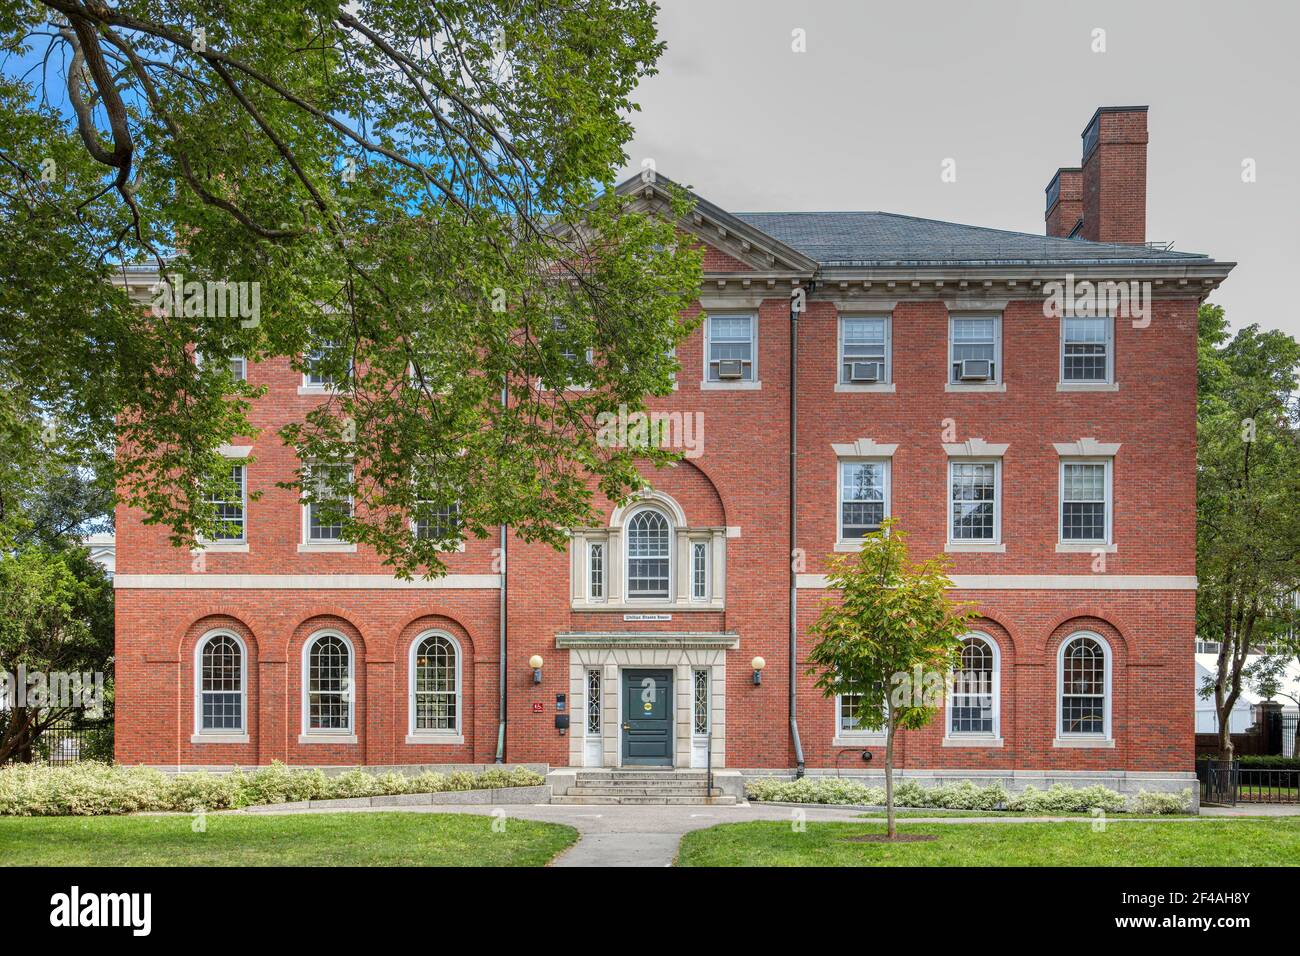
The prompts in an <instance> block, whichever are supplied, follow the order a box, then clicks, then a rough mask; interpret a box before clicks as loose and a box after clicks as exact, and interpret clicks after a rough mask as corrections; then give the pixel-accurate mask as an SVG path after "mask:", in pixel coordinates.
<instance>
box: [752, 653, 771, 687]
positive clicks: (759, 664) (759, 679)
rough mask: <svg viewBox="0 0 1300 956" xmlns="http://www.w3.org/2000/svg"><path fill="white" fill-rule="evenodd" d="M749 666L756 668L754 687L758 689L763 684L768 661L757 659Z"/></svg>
mask: <svg viewBox="0 0 1300 956" xmlns="http://www.w3.org/2000/svg"><path fill="white" fill-rule="evenodd" d="M749 666H750V667H752V668H754V686H755V687H757V686H758V685H759V684H761V683H763V668H764V667H766V666H767V661H765V660H763V658H761V657H755V658H754V659H753V660H752V661H750V662H749Z"/></svg>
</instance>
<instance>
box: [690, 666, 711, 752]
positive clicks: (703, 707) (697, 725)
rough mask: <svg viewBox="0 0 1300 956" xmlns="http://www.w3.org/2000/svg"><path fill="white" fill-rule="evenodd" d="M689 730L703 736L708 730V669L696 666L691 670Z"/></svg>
mask: <svg viewBox="0 0 1300 956" xmlns="http://www.w3.org/2000/svg"><path fill="white" fill-rule="evenodd" d="M691 682H692V695H691V732H692V733H694V734H695V735H696V736H700V737H702V736H704V735H706V734H708V732H709V670H708V668H707V667H701V668H696V669H695V670H694V671H692V672H691Z"/></svg>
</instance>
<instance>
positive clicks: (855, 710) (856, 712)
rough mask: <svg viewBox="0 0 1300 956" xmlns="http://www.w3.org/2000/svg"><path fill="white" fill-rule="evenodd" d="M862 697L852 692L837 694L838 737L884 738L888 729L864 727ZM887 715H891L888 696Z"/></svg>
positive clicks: (836, 717)
mask: <svg viewBox="0 0 1300 956" xmlns="http://www.w3.org/2000/svg"><path fill="white" fill-rule="evenodd" d="M862 697H863V695H862V694H861V693H853V692H851V691H849V692H844V693H840V694H837V695H836V697H835V719H836V723H835V730H836V736H838V737H849V736H855V735H856V736H859V737H861V736H876V735H880V736H883V735H884V734H885V733H886V728H884V727H879V728H871V727H866V726H863V725H862V723H861V720H862ZM885 713H886V714H888V713H889V699H888V695H886V699H885Z"/></svg>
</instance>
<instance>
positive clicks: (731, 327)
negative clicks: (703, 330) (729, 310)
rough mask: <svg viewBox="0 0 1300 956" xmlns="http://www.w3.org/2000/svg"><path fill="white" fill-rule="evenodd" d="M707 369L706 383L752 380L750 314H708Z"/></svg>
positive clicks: (752, 339) (753, 371)
mask: <svg viewBox="0 0 1300 956" xmlns="http://www.w3.org/2000/svg"><path fill="white" fill-rule="evenodd" d="M707 332H708V349H707V352H706V358H707V361H708V368H707V369H706V373H705V379H706V380H707V381H710V382H753V381H756V380H757V379H756V376H755V372H756V371H757V368H756V361H755V354H754V353H755V348H754V332H755V321H754V317H753V316H752V315H710V316H709V317H708V328H707Z"/></svg>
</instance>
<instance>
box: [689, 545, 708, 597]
mask: <svg viewBox="0 0 1300 956" xmlns="http://www.w3.org/2000/svg"><path fill="white" fill-rule="evenodd" d="M708 598H709V543H708V542H707V541H692V542H691V599H692V600H695V601H707V600H708Z"/></svg>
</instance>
